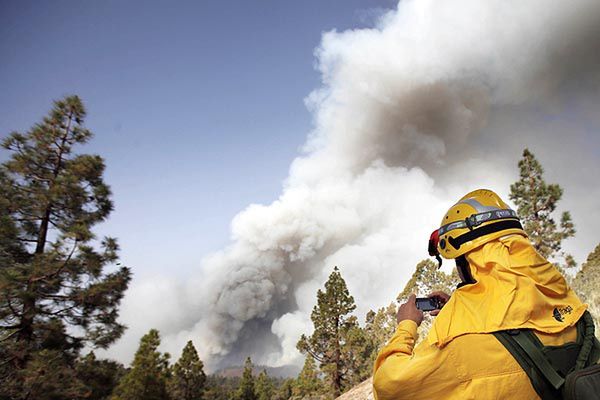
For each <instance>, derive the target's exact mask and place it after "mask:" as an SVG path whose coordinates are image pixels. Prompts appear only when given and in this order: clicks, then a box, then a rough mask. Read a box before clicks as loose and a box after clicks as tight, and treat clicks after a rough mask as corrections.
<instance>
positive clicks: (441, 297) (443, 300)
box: [427, 291, 450, 316]
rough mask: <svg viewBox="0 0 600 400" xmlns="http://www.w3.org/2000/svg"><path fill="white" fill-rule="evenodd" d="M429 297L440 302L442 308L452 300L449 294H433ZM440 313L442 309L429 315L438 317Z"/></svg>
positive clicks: (438, 292)
mask: <svg viewBox="0 0 600 400" xmlns="http://www.w3.org/2000/svg"><path fill="white" fill-rule="evenodd" d="M427 297H429V298H432V297H433V298H436V299H437V300H438V302H440V303H441V304H442V307H443V306H444V304H446V303H447V302H448V300H450V295H449V294H448V293H445V292H440V291H437V292H432V293H430V294H429V296H427ZM440 311H442V310H441V309H437V310H433V311H431V312H430V313H429V315H432V316H436V315H438V314H439V313H440Z"/></svg>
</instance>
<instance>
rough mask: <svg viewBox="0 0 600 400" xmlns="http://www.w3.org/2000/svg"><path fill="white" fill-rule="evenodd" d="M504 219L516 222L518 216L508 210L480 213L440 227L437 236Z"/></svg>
mask: <svg viewBox="0 0 600 400" xmlns="http://www.w3.org/2000/svg"><path fill="white" fill-rule="evenodd" d="M506 218H510V219H517V220H518V219H519V216H518V215H517V213H516V212H515V211H513V210H510V209H509V210H499V209H495V210H493V211H488V212H482V213H479V214H473V215H471V216H470V217H467V218H465V219H464V220H462V221H455V222H452V223H449V224H447V225H444V226H442V227H441V228H440V229H439V235H440V236H442V235H443V234H445V233H448V232H450V231H451V230H454V229H464V228H469V229H473V228H475V227H477V226H479V225H481V224H483V223H484V222H488V221H495V220H499V219H506Z"/></svg>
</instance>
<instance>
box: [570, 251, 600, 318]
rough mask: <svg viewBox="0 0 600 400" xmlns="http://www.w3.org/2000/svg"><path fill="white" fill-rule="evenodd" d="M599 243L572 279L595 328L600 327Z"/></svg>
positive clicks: (574, 287)
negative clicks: (587, 307)
mask: <svg viewBox="0 0 600 400" xmlns="http://www.w3.org/2000/svg"><path fill="white" fill-rule="evenodd" d="M598 287H600V244H599V245H598V246H596V248H595V249H594V251H592V252H591V253H590V254H589V255H588V258H587V260H586V262H585V263H583V265H582V266H581V270H580V271H579V272H578V273H577V275H576V276H575V279H574V280H573V289H575V291H576V292H577V294H578V295H579V296H580V297H581V299H582V300H583V301H585V302H586V303H588V305H589V311H590V313H591V314H592V316H593V317H594V321H595V322H596V329H600V293H599V292H598Z"/></svg>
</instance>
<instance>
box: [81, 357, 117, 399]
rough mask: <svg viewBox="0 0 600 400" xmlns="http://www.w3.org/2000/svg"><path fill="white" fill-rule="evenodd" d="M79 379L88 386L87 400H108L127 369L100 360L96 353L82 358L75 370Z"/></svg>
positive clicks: (108, 361)
mask: <svg viewBox="0 0 600 400" xmlns="http://www.w3.org/2000/svg"><path fill="white" fill-rule="evenodd" d="M75 370H76V371H77V377H78V378H79V380H80V381H81V382H82V383H83V384H84V385H85V386H86V388H87V389H88V393H87V394H86V397H85V398H86V399H89V400H107V399H109V398H110V395H111V394H112V391H113V390H114V388H115V387H116V386H117V384H118V383H119V380H120V379H121V378H122V377H123V376H124V375H125V372H126V371H125V367H123V365H122V364H120V363H118V362H116V361H112V360H98V359H97V358H96V355H95V354H94V352H93V351H92V352H90V353H88V354H87V355H86V356H85V357H82V358H81V359H80V360H79V361H78V362H77V366H76V368H75Z"/></svg>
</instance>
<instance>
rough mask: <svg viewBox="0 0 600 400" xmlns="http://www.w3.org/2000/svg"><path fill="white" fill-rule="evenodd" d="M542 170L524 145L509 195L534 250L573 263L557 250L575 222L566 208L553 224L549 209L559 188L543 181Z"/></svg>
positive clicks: (548, 256)
mask: <svg viewBox="0 0 600 400" xmlns="http://www.w3.org/2000/svg"><path fill="white" fill-rule="evenodd" d="M543 173H544V170H543V168H542V165H541V164H540V163H539V161H538V160H537V159H536V158H535V156H534V155H533V153H532V152H531V151H529V150H528V149H525V150H524V151H523V158H522V159H521V160H520V161H519V180H518V181H517V182H515V183H513V184H512V185H511V186H510V199H511V200H512V201H514V203H515V205H516V206H517V213H518V214H519V216H520V217H521V222H522V223H523V228H524V229H525V231H526V232H527V234H528V235H529V239H530V240H531V242H532V244H533V246H534V247H535V249H536V250H537V251H538V253H540V254H541V255H542V256H544V257H546V258H555V257H557V256H562V257H564V259H565V266H566V267H573V266H574V265H575V262H574V260H573V257H572V256H570V255H568V254H564V253H563V252H561V248H562V242H563V240H565V239H567V238H570V237H572V236H574V235H575V226H574V224H573V221H572V220H571V214H570V213H569V212H568V211H565V212H563V213H562V215H561V218H560V227H558V226H557V225H556V222H555V221H554V218H553V217H552V213H553V212H554V211H555V210H556V205H557V203H558V201H559V200H560V199H561V197H562V194H563V191H562V189H561V187H560V186H559V185H557V184H547V183H546V182H545V181H544V177H543Z"/></svg>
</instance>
